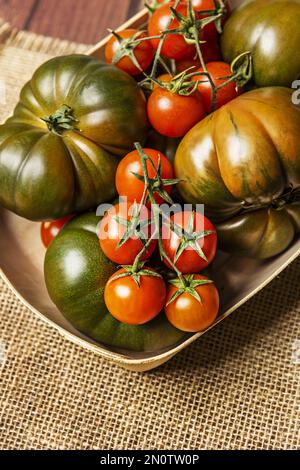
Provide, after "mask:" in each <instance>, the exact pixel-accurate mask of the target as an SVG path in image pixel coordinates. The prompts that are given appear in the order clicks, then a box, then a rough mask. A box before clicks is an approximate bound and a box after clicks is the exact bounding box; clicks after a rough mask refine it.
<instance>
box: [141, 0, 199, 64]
mask: <svg viewBox="0 0 300 470" xmlns="http://www.w3.org/2000/svg"><path fill="white" fill-rule="evenodd" d="M174 5H175V3H174V2H170V4H167V5H164V6H162V7H160V8H159V9H158V10H156V11H155V12H154V13H153V15H152V16H151V18H150V20H149V24H148V34H149V36H159V35H161V33H162V32H163V31H165V30H166V29H167V26H168V22H169V20H170V16H171V15H172V11H171V9H170V6H173V7H174ZM176 11H177V12H178V13H180V14H181V15H183V16H187V12H188V8H187V4H179V6H178V7H177V8H176ZM178 27H179V22H178V20H177V19H176V18H174V19H173V20H172V22H171V24H170V29H177V28H178ZM159 41H160V40H159V39H152V40H151V43H152V47H153V48H154V49H157V48H158V45H159ZM161 53H162V55H164V56H165V57H168V58H169V59H175V60H182V59H191V58H192V57H194V56H195V55H196V48H195V46H194V45H193V44H188V43H187V42H186V41H185V38H184V36H183V35H182V34H168V35H166V37H165V40H164V43H163V46H162V50H161Z"/></svg>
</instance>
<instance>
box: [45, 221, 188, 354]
mask: <svg viewBox="0 0 300 470" xmlns="http://www.w3.org/2000/svg"><path fill="white" fill-rule="evenodd" d="M98 224H99V217H96V216H95V215H94V214H92V213H88V214H84V215H82V216H79V217H77V218H76V219H73V220H72V221H71V222H70V223H69V224H67V225H66V226H65V227H64V228H63V230H62V231H61V232H60V234H59V235H58V236H57V237H56V238H55V239H54V240H53V242H52V244H51V246H50V247H49V248H48V251H47V253H46V258H45V280H46V285H47V288H48V292H49V295H50V297H51V299H52V301H53V302H54V303H55V304H56V306H57V307H58V309H59V310H60V311H61V313H62V314H63V315H64V316H65V317H66V318H67V319H68V320H69V321H70V323H71V324H72V325H73V326H74V327H75V328H77V329H78V330H79V331H81V332H82V333H84V334H86V335H87V336H89V337H91V338H93V339H94V340H96V341H99V342H101V343H104V344H106V345H109V346H112V347H116V348H121V349H127V350H134V351H155V350H157V351H158V350H160V349H162V348H166V347H168V346H170V345H174V344H176V343H177V342H178V341H179V340H180V339H182V338H183V337H184V335H183V333H181V332H179V331H178V330H177V329H175V328H174V327H173V326H171V325H170V324H169V322H168V321H167V319H166V318H165V316H164V314H161V315H160V316H159V317H157V318H156V319H155V320H152V321H151V322H150V323H147V324H145V325H141V326H132V325H127V324H123V323H120V322H119V321H117V320H115V319H114V318H113V317H112V316H111V315H110V313H108V310H107V308H106V306H105V303H104V288H105V285H106V282H107V281H108V279H109V278H110V276H111V275H112V274H113V273H115V272H116V271H117V267H116V265H115V264H113V263H111V262H110V261H109V260H108V259H107V258H106V257H105V255H104V254H103V252H102V251H101V248H100V245H99V240H98V236H97V225H98Z"/></svg>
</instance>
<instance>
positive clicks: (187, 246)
mask: <svg viewBox="0 0 300 470" xmlns="http://www.w3.org/2000/svg"><path fill="white" fill-rule="evenodd" d="M173 223H174V224H176V227H178V228H183V229H184V231H185V232H186V234H185V233H183V236H180V233H175V231H173V230H172V225H171V224H173ZM207 231H208V232H213V233H211V234H207V235H205V234H204V233H203V232H207ZM162 235H163V237H162V238H163V247H164V250H165V252H166V254H167V255H168V257H169V258H170V260H171V261H172V262H173V263H174V264H175V266H176V267H177V269H179V271H180V272H182V273H197V272H199V271H202V270H203V269H205V268H206V267H207V266H208V265H209V264H210V263H211V262H212V261H213V259H214V257H215V255H216V250H217V233H216V229H215V227H214V226H213V224H212V223H211V222H210V220H208V219H207V218H206V217H205V216H204V215H202V214H200V213H198V212H192V211H184V212H177V213H175V214H174V215H173V216H172V217H171V219H170V222H169V223H167V224H164V226H163V231H162ZM196 249H197V250H198V252H197V251H196ZM180 253H181V254H180ZM179 254H180V256H179V257H178V255H179ZM200 254H201V255H202V257H201V256H200ZM203 255H204V256H203ZM177 258H178V259H177ZM205 258H206V259H205ZM164 262H165V264H166V265H167V266H168V267H169V268H171V266H170V265H169V263H168V262H167V261H166V260H164Z"/></svg>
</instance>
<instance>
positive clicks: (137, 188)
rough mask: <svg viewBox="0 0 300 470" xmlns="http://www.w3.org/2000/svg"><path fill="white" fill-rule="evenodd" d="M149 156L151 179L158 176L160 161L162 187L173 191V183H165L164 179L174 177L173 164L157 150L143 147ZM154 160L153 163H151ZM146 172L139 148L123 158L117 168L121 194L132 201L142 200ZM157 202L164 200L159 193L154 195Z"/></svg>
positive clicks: (167, 190) (117, 184)
mask: <svg viewBox="0 0 300 470" xmlns="http://www.w3.org/2000/svg"><path fill="white" fill-rule="evenodd" d="M143 150H144V152H145V154H146V155H147V157H149V159H150V160H151V161H147V170H148V174H149V178H150V179H154V178H155V176H156V170H159V163H160V165H161V171H160V178H161V181H162V185H161V188H159V187H158V188H157V189H158V190H159V189H161V190H164V191H166V192H167V193H168V194H170V192H171V191H172V185H167V186H164V185H163V180H172V179H173V178H174V170H173V166H172V164H171V163H170V162H169V160H168V159H167V157H166V156H165V155H163V154H162V153H161V152H158V151H157V150H153V149H148V148H145V149H143ZM151 162H152V163H151ZM143 177H144V172H143V167H142V162H141V158H140V155H139V153H138V151H137V150H134V151H133V152H130V153H129V154H128V155H126V157H125V158H123V159H122V160H121V162H120V164H119V166H118V168H117V174H116V187H117V191H118V193H119V195H120V196H124V197H126V198H127V200H128V201H130V202H134V201H137V202H140V201H141V200H142V197H143V194H144V189H145V183H144V180H143ZM154 197H155V200H156V202H157V204H161V203H162V202H163V198H162V197H160V196H159V194H157V193H156V194H155V195H154Z"/></svg>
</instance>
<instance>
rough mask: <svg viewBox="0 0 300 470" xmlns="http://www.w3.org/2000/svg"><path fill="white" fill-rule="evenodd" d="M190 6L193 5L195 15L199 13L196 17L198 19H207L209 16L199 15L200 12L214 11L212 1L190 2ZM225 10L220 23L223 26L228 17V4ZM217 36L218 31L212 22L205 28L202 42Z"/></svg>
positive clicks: (199, 0)
mask: <svg viewBox="0 0 300 470" xmlns="http://www.w3.org/2000/svg"><path fill="white" fill-rule="evenodd" d="M192 5H193V8H194V10H195V11H196V12H197V13H199V15H198V18H199V19H202V18H207V17H208V16H209V15H208V14H207V13H204V14H203V15H201V12H204V11H209V10H211V11H213V10H215V9H216V7H215V3H214V0H192ZM226 10H227V12H226V14H225V16H224V18H223V21H222V23H223V25H224V24H225V22H226V20H227V19H228V17H229V16H230V7H229V5H228V4H227V5H226ZM217 36H218V31H217V28H216V25H215V23H214V22H212V23H209V24H208V25H207V26H205V28H204V36H203V39H204V40H206V41H209V40H211V39H216V37H217Z"/></svg>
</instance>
